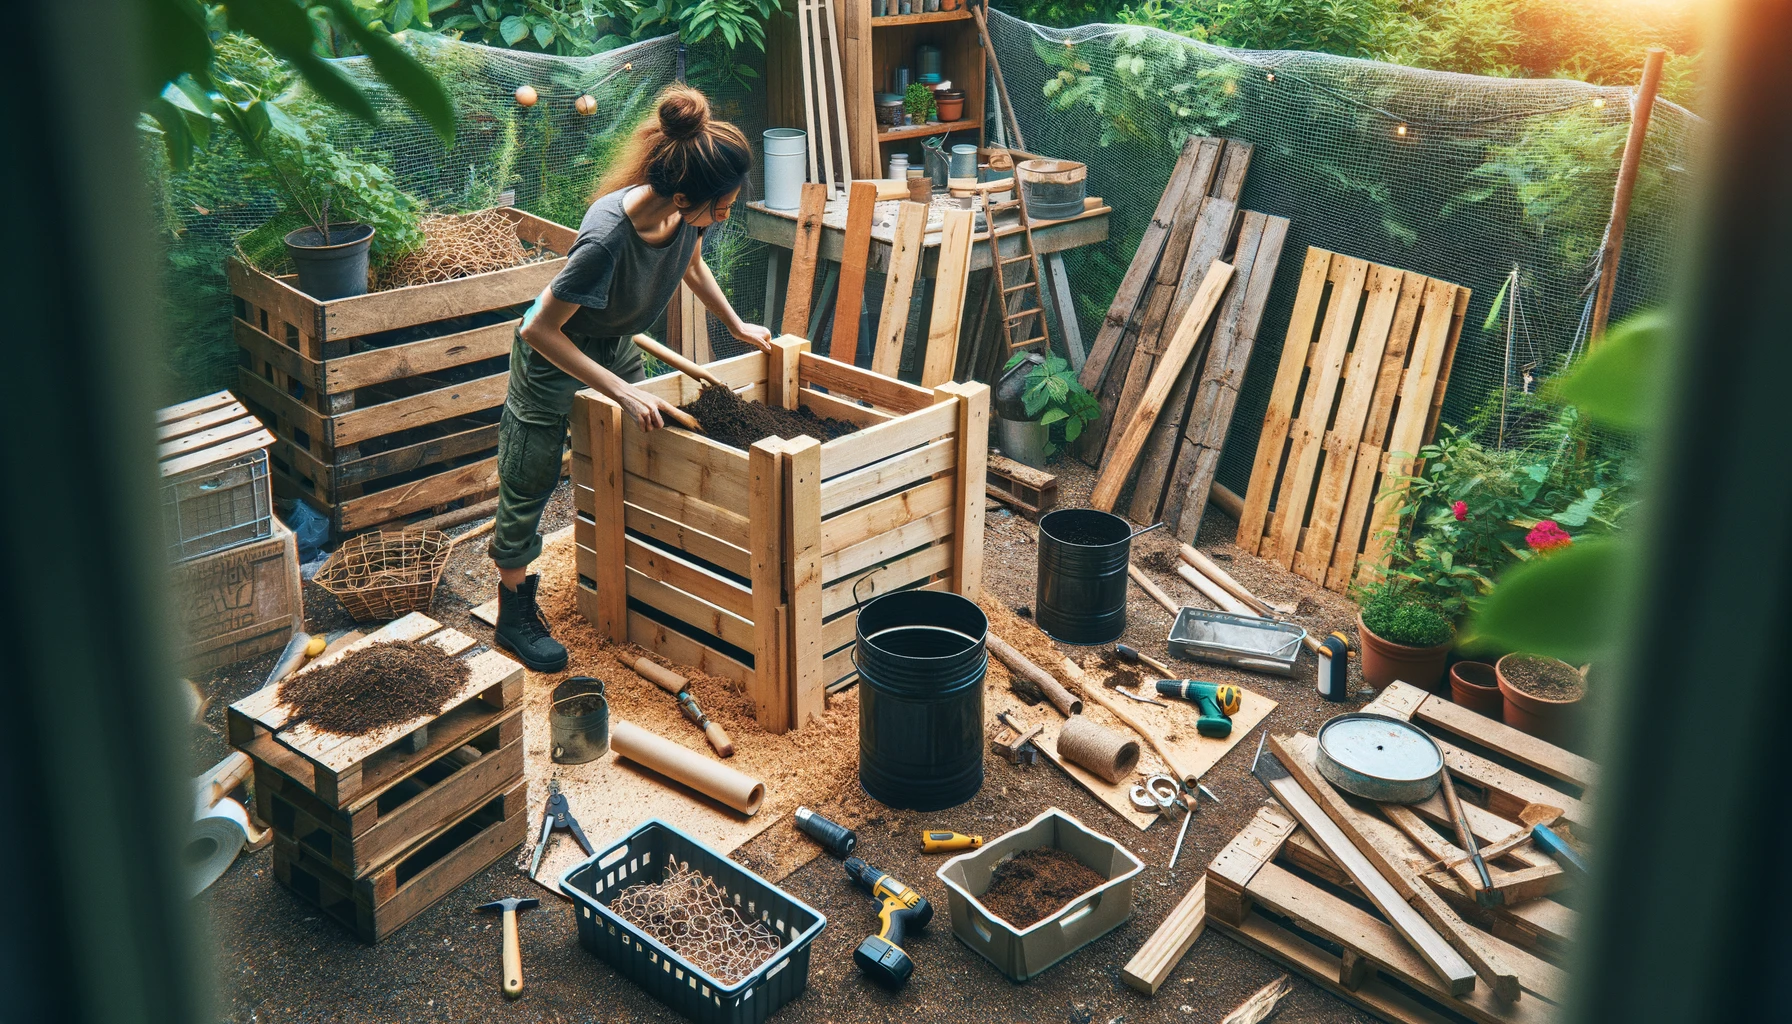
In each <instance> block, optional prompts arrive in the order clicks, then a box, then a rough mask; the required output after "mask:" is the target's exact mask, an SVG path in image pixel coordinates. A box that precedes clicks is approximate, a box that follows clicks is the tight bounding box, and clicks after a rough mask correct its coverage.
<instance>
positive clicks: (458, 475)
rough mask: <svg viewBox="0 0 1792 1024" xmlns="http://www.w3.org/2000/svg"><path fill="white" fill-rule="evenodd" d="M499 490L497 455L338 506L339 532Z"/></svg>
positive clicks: (362, 527)
mask: <svg viewBox="0 0 1792 1024" xmlns="http://www.w3.org/2000/svg"><path fill="white" fill-rule="evenodd" d="M497 486H498V457H497V456H495V455H494V456H492V457H491V458H489V459H482V460H481V461H479V462H474V463H471V464H469V465H465V466H461V467H458V468H456V469H450V470H447V471H445V472H441V473H437V474H435V475H433V476H427V477H424V478H423V479H421V480H412V481H410V482H409V483H403V484H398V485H396V486H393V487H388V488H386V489H385V490H382V491H377V492H375V493H373V494H369V495H366V496H365V497H360V498H348V499H346V500H343V501H341V502H338V503H337V505H336V517H337V520H338V522H337V529H339V530H341V531H343V532H344V533H354V532H356V531H358V530H362V529H365V528H367V527H369V526H378V525H379V524H381V523H386V522H390V521H392V520H394V519H397V518H398V517H400V516H408V515H410V514H411V513H413V512H421V511H423V510H424V509H426V508H434V507H435V506H437V505H441V504H444V503H446V502H450V501H455V500H457V499H460V498H465V497H467V496H469V495H481V494H484V493H486V492H487V491H491V490H494V489H496V488H497Z"/></svg>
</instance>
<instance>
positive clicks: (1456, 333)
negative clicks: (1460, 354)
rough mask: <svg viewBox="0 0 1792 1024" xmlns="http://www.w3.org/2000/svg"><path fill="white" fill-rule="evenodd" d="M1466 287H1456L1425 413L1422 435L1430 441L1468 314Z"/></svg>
mask: <svg viewBox="0 0 1792 1024" xmlns="http://www.w3.org/2000/svg"><path fill="white" fill-rule="evenodd" d="M1469 292H1470V289H1468V288H1458V289H1456V308H1455V311H1454V312H1453V313H1452V314H1451V316H1450V336H1449V337H1448V338H1447V339H1445V340H1444V361H1443V365H1441V366H1439V367H1438V369H1437V389H1436V390H1435V391H1433V392H1432V393H1431V409H1430V411H1429V412H1428V413H1427V414H1426V415H1425V433H1424V434H1423V437H1424V438H1425V440H1426V441H1430V440H1431V439H1432V438H1433V437H1435V436H1437V421H1438V418H1439V417H1441V416H1442V415H1443V412H1444V396H1445V395H1446V394H1448V393H1449V388H1450V370H1451V369H1452V368H1454V367H1455V365H1456V348H1457V344H1458V342H1460V341H1461V340H1462V321H1463V319H1464V318H1465V317H1466V316H1467V315H1468V300H1469Z"/></svg>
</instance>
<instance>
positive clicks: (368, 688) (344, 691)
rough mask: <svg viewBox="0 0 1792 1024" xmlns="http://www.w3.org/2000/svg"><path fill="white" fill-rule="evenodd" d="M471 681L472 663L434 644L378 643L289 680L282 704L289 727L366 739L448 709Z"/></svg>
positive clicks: (288, 678)
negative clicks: (307, 726)
mask: <svg viewBox="0 0 1792 1024" xmlns="http://www.w3.org/2000/svg"><path fill="white" fill-rule="evenodd" d="M466 683H467V665H466V662H463V661H460V660H458V659H456V658H454V657H452V656H451V655H449V654H447V653H445V652H444V651H443V650H442V649H441V648H440V647H437V646H435V645H434V644H425V643H418V642H417V641H414V640H396V641H392V642H390V643H383V644H374V645H372V646H371V647H365V648H362V649H361V650H359V651H355V652H354V653H352V654H349V655H348V656H346V657H344V658H343V659H342V660H341V661H338V662H336V663H335V664H333V665H326V666H324V667H323V668H320V669H316V670H315V671H311V672H304V673H301V674H299V675H295V676H289V677H287V679H286V681H285V682H282V683H281V684H280V702H281V703H282V704H285V705H286V706H287V707H289V708H291V709H292V717H291V719H290V720H289V724H291V725H296V724H298V723H299V722H309V723H310V724H311V725H312V727H314V728H317V729H321V730H323V731H324V732H331V733H335V734H337V735H339V736H365V735H367V734H368V733H370V732H377V731H379V730H381V729H384V728H386V727H388V726H393V725H398V724H400V723H403V722H409V721H413V720H415V719H418V718H422V717H424V716H426V715H434V714H437V713H439V712H440V711H441V710H442V705H444V704H446V703H447V702H448V699H449V698H450V697H453V696H454V695H455V694H457V693H459V692H460V689H461V687H463V686H465V685H466Z"/></svg>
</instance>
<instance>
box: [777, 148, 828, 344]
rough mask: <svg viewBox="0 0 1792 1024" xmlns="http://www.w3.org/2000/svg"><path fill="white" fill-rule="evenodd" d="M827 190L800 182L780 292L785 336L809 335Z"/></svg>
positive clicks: (814, 184)
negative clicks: (785, 283) (785, 284)
mask: <svg viewBox="0 0 1792 1024" xmlns="http://www.w3.org/2000/svg"><path fill="white" fill-rule="evenodd" d="M827 201H828V189H827V186H826V185H823V184H821V183H820V182H817V181H807V182H804V183H803V198H802V205H801V206H799V207H798V208H797V216H796V240H795V241H794V242H793V243H792V245H791V252H790V288H789V290H788V291H786V292H785V293H784V324H783V329H784V333H785V334H786V335H790V336H793V337H802V336H803V335H805V334H807V333H808V332H809V306H810V303H811V301H812V297H813V296H814V294H815V261H816V256H817V254H818V253H820V252H821V233H822V227H821V215H822V210H823V209H824V208H825V207H826V206H827Z"/></svg>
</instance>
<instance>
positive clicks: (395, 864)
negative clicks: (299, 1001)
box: [274, 779, 529, 943]
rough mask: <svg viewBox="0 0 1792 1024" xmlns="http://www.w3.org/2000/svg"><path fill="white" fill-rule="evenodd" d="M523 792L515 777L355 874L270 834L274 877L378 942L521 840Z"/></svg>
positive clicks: (364, 937)
mask: <svg viewBox="0 0 1792 1024" xmlns="http://www.w3.org/2000/svg"><path fill="white" fill-rule="evenodd" d="M527 790H528V784H527V783H525V782H524V781H522V780H521V779H517V780H515V781H513V782H511V783H509V784H507V785H505V786H504V787H502V788H500V789H499V790H497V791H495V792H493V793H491V794H490V795H489V796H488V797H487V798H486V799H485V800H483V801H481V802H480V803H479V804H477V805H476V806H475V807H473V808H472V809H471V810H470V811H468V812H467V813H466V814H464V815H462V816H461V817H460V818H458V819H457V820H455V821H452V822H450V823H449V824H448V825H447V826H446V827H444V828H443V829H441V830H440V831H439V832H437V833H435V834H433V835H430V836H427V837H424V838H421V839H419V840H418V841H417V842H416V843H415V844H413V845H412V846H410V847H408V848H406V849H405V850H403V851H402V852H401V853H400V854H399V855H398V856H396V857H393V858H392V859H390V860H389V861H387V862H386V863H385V864H384V865H382V866H380V867H379V868H377V869H376V870H374V871H372V872H370V873H368V874H366V875H363V876H361V877H359V878H355V877H350V876H348V875H345V874H343V873H342V872H340V871H337V870H336V869H335V867H334V866H332V865H331V863H330V862H329V860H328V858H327V857H323V856H320V855H319V854H318V852H317V851H316V850H315V849H314V848H312V847H311V846H308V845H306V844H304V843H300V842H297V841H295V840H293V839H292V838H290V837H288V836H284V835H281V834H279V833H277V832H276V833H275V835H274V879H275V880H276V881H278V882H279V883H280V884H281V885H283V886H285V887H286V888H288V889H290V890H292V891H293V892H294V893H296V894H297V895H299V896H300V897H302V898H304V899H305V900H307V901H308V902H311V903H313V904H316V905H317V906H318V907H319V908H320V909H321V910H323V912H324V913H325V914H327V915H329V916H330V917H332V918H334V919H335V920H336V921H338V922H340V923H341V924H342V925H344V926H345V927H347V928H348V929H349V930H350V931H352V932H354V933H355V935H356V936H357V937H358V938H360V940H361V941H362V942H367V943H374V942H379V941H380V940H382V939H384V938H386V937H387V936H388V935H391V934H392V933H393V932H394V931H397V930H398V928H400V927H401V926H402V925H404V924H405V922H407V921H409V920H411V919H412V918H414V917H416V916H417V915H418V914H421V913H422V912H423V911H425V910H427V909H429V907H430V906H431V905H432V904H434V903H435V902H436V901H437V900H439V899H441V898H442V897H444V896H447V895H449V894H451V893H453V892H454V891H455V890H457V889H459V888H460V887H461V885H463V884H464V883H465V882H466V881H467V879H469V878H471V877H473V876H474V875H476V874H478V873H479V872H480V871H483V870H484V869H485V868H486V867H488V866H490V865H491V864H492V862H494V861H496V860H497V859H498V858H500V857H502V856H504V854H505V853H507V852H508V851H510V850H513V849H515V848H516V847H517V846H518V845H519V844H521V843H522V841H523V839H524V837H525V835H526V833H527V831H528V824H529V815H528V813H527V809H526V807H525V806H524V805H525V802H526V794H527ZM467 909H468V910H471V909H472V906H471V905H469V906H468V907H467Z"/></svg>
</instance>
